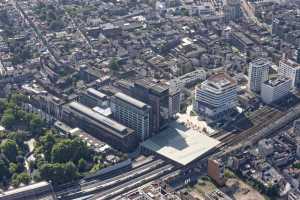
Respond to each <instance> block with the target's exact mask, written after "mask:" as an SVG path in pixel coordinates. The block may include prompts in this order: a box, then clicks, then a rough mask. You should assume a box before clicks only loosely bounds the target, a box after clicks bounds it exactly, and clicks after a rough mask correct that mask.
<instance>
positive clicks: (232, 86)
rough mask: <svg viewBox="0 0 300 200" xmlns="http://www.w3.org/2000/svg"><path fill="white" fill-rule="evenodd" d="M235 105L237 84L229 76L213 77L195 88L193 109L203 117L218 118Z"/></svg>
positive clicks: (217, 75)
mask: <svg viewBox="0 0 300 200" xmlns="http://www.w3.org/2000/svg"><path fill="white" fill-rule="evenodd" d="M236 103H237V83H236V81H235V80H234V79H233V78H231V77H230V76H229V75H226V74H224V73H220V74H216V75H213V76H211V77H209V78H208V79H207V80H206V81H204V82H203V83H202V84H201V85H200V86H197V87H196V92H195V105H194V106H195V108H194V109H195V110H196V112H198V113H199V114H201V115H203V116H206V117H209V118H218V117H220V116H222V114H224V113H226V112H227V111H230V110H232V109H233V108H234V107H235V106H236Z"/></svg>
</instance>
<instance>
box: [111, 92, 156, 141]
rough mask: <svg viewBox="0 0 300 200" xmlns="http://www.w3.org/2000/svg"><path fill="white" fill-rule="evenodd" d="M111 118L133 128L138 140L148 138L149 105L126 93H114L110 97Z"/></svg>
mask: <svg viewBox="0 0 300 200" xmlns="http://www.w3.org/2000/svg"><path fill="white" fill-rule="evenodd" d="M111 110H112V113H113V118H114V119H115V120H117V121H118V122H120V123H121V124H124V125H126V126H128V127H130V128H132V129H133V130H135V132H136V134H137V136H138V138H139V139H140V141H144V140H145V139H147V138H149V136H150V135H151V134H150V116H151V111H152V109H151V107H150V106H149V105H147V104H145V103H143V102H141V101H139V100H136V99H134V98H132V97H130V96H128V95H126V94H123V93H120V92H118V93H116V94H115V95H114V96H112V97H111Z"/></svg>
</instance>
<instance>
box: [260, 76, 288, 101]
mask: <svg viewBox="0 0 300 200" xmlns="http://www.w3.org/2000/svg"><path fill="white" fill-rule="evenodd" d="M291 83H292V81H291V79H289V78H286V77H284V76H274V77H271V78H270V79H269V80H267V81H265V82H263V83H262V86H261V98H262V100H263V102H265V103H267V104H270V103H273V102H276V101H278V100H280V99H282V98H283V97H285V96H287V95H288V94H289V93H290V88H291Z"/></svg>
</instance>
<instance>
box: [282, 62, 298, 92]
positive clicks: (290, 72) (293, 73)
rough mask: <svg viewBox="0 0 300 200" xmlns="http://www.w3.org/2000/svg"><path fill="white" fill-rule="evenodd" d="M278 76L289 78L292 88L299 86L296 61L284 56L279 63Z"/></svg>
mask: <svg viewBox="0 0 300 200" xmlns="http://www.w3.org/2000/svg"><path fill="white" fill-rule="evenodd" d="M278 74H279V75H282V76H285V77H287V78H290V79H291V80H292V87H293V88H297V87H299V86H300V64H299V63H297V62H296V61H294V60H291V59H288V58H285V56H284V57H283V58H282V59H281V60H280V61H279V67H278Z"/></svg>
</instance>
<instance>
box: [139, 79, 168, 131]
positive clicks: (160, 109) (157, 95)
mask: <svg viewBox="0 0 300 200" xmlns="http://www.w3.org/2000/svg"><path fill="white" fill-rule="evenodd" d="M133 95H134V97H135V98H136V99H138V100H140V101H142V102H144V103H146V104H148V105H149V106H151V108H152V116H151V129H152V130H153V133H158V132H159V131H160V130H161V129H163V128H165V127H167V126H168V124H169V89H168V88H167V87H165V86H163V85H161V84H158V83H155V82H152V81H150V80H145V79H139V80H137V81H135V83H134V87H133ZM151 132H152V131H151Z"/></svg>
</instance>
